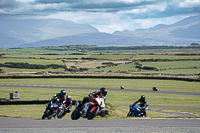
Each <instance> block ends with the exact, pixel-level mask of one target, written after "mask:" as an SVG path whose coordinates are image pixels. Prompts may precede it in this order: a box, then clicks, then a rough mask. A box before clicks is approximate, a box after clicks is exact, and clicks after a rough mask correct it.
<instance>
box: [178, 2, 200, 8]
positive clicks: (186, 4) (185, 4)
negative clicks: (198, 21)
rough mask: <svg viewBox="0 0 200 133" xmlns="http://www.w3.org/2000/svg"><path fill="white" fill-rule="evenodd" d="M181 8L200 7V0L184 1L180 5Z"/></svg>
mask: <svg viewBox="0 0 200 133" xmlns="http://www.w3.org/2000/svg"><path fill="white" fill-rule="evenodd" d="M179 6H180V7H194V6H200V0H182V1H180V3H179Z"/></svg>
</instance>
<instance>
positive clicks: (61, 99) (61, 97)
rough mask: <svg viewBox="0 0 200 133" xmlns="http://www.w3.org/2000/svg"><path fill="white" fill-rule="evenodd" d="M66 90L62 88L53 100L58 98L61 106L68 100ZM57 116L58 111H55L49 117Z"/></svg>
mask: <svg viewBox="0 0 200 133" xmlns="http://www.w3.org/2000/svg"><path fill="white" fill-rule="evenodd" d="M65 95H66V91H65V90H61V91H60V93H56V94H55V95H54V96H53V97H52V98H51V100H57V102H58V103H60V104H59V107H60V106H61V105H62V103H63V104H64V103H65V102H66V97H65ZM55 116H56V112H55V113H53V114H52V115H51V116H49V117H55Z"/></svg>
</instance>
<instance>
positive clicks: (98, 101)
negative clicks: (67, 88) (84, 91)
mask: <svg viewBox="0 0 200 133" xmlns="http://www.w3.org/2000/svg"><path fill="white" fill-rule="evenodd" d="M78 106H79V102H78V101H77V102H76V103H75V110H74V111H73V112H72V114H71V119H72V120H78V119H79V118H80V117H83V118H87V119H88V120H92V119H93V118H94V117H95V116H98V115H99V114H100V113H101V111H102V109H103V108H105V97H101V98H100V97H99V96H98V97H97V98H91V99H90V101H89V102H87V103H85V104H84V105H83V107H82V109H81V110H80V111H79V110H78Z"/></svg>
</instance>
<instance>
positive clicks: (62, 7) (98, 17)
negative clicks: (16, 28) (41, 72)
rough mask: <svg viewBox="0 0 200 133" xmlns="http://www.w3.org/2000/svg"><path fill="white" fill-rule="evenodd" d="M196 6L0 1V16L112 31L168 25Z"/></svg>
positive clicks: (129, 0)
mask: <svg viewBox="0 0 200 133" xmlns="http://www.w3.org/2000/svg"><path fill="white" fill-rule="evenodd" d="M199 7H200V0H163V1H160V0H95V1H94V0H84V1H82V0H0V17H1V18H3V17H4V18H18V19H26V18H27V19H30V18H35V19H41V18H42V19H44V18H56V19H64V20H71V21H74V22H76V23H79V24H89V25H92V26H94V27H96V28H97V29H98V30H99V31H101V32H109V33H112V32H114V31H117V30H118V31H122V30H134V29H141V28H149V27H152V26H155V25H157V24H172V23H175V22H177V21H179V20H181V19H183V18H184V17H188V16H190V15H198V14H200V8H199Z"/></svg>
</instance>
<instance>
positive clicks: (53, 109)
mask: <svg viewBox="0 0 200 133" xmlns="http://www.w3.org/2000/svg"><path fill="white" fill-rule="evenodd" d="M64 106H66V105H64V104H62V105H61V106H60V103H59V102H58V100H57V99H53V100H50V101H49V102H48V103H47V106H46V109H45V111H44V114H43V116H42V119H45V118H48V119H51V118H52V117H54V118H55V117H56V116H57V117H58V118H62V117H63V116H64V115H65V114H64Z"/></svg>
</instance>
